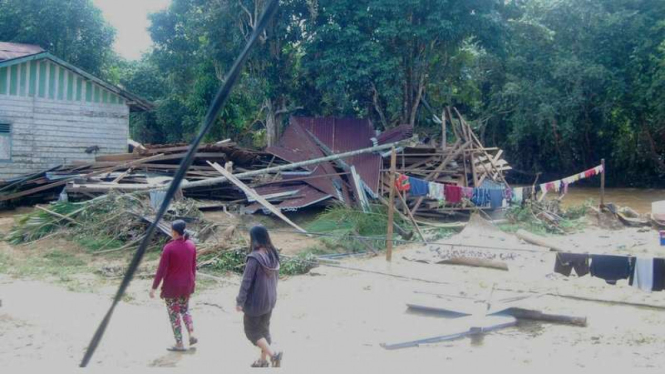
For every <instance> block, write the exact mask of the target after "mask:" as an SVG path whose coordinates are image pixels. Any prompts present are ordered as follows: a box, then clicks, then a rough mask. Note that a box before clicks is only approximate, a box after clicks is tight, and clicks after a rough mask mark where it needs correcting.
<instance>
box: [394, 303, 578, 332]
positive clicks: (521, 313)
mask: <svg viewBox="0 0 665 374" xmlns="http://www.w3.org/2000/svg"><path fill="white" fill-rule="evenodd" d="M521 299H523V298H515V299H514V301H520V300H521ZM508 304H510V301H509V302H503V303H501V302H500V304H499V305H497V306H494V307H491V308H490V309H489V310H488V311H487V313H488V315H503V316H511V317H515V318H517V319H528V320H533V321H544V322H554V323H563V324H567V325H574V326H586V324H587V317H583V316H570V315H563V314H549V313H543V312H541V311H539V310H534V309H528V308H519V307H511V306H509V305H508ZM407 307H408V308H409V309H410V310H414V311H418V312H424V313H432V314H439V315H442V316H470V315H472V314H474V312H476V310H475V309H474V308H471V307H467V306H465V304H458V305H446V306H440V305H422V304H409V303H407Z"/></svg>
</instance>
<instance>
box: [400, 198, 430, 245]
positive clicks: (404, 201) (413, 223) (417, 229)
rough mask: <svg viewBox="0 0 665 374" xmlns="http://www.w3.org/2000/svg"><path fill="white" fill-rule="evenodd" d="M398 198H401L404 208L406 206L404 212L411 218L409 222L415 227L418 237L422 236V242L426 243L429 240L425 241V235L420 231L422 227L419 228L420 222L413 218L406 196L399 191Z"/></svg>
mask: <svg viewBox="0 0 665 374" xmlns="http://www.w3.org/2000/svg"><path fill="white" fill-rule="evenodd" d="M397 196H399V198H400V200H402V204H404V206H405V209H404V210H406V213H407V215H408V216H409V220H410V221H411V224H412V225H413V227H414V228H415V229H416V231H417V232H418V236H420V240H422V241H423V242H426V241H427V240H425V235H423V232H422V231H420V227H419V226H418V222H416V219H415V218H413V215H412V214H411V211H410V210H409V205H408V204H407V203H406V199H404V196H402V193H401V192H399V191H397Z"/></svg>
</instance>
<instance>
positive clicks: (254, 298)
mask: <svg viewBox="0 0 665 374" xmlns="http://www.w3.org/2000/svg"><path fill="white" fill-rule="evenodd" d="M278 277H279V257H278V255H277V253H276V252H275V251H267V252H266V253H263V252H261V251H253V252H252V253H250V254H249V255H248V256H247V262H246V264H245V272H244V273H243V276H242V283H241V284H240V292H239V293H238V297H237V298H236V303H237V305H240V306H241V307H242V308H243V311H244V312H245V314H247V315H248V316H252V317H258V316H262V315H264V314H266V313H268V312H270V311H272V309H273V308H274V307H275V304H276V303H277V278H278Z"/></svg>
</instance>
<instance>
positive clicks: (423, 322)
mask: <svg viewBox="0 0 665 374" xmlns="http://www.w3.org/2000/svg"><path fill="white" fill-rule="evenodd" d="M490 236H491V235H490ZM656 238H657V232H656V231H654V230H649V231H644V230H642V231H640V230H638V229H623V230H619V231H609V230H601V229H596V228H589V229H586V230H585V231H584V232H582V233H578V234H574V235H570V236H568V237H566V238H562V237H559V238H557V239H556V240H559V241H560V242H562V243H565V244H567V245H570V246H571V248H573V249H572V250H579V251H580V252H590V253H621V254H627V253H633V254H647V253H648V254H649V255H658V256H665V250H664V249H663V248H662V247H660V246H658V243H657V239H656ZM275 239H276V240H275V241H276V242H277V245H278V246H279V245H281V244H282V240H284V238H281V239H280V238H279V237H276V238H275ZM455 239H464V238H459V237H458V238H453V239H451V240H455ZM466 239H467V240H470V239H469V238H466ZM288 240H292V241H293V240H295V241H297V240H298V239H297V237H296V238H294V237H291V238H289V239H288ZM481 240H483V241H484V242H486V243H487V244H488V245H489V244H493V242H492V239H491V238H481ZM494 240H495V242H494V244H497V243H498V244H502V245H506V243H505V242H506V240H505V239H504V240H502V239H501V238H495V239H494ZM510 240H512V239H510ZM65 244H66V241H64V242H59V241H56V242H50V243H47V244H44V245H45V246H46V245H48V246H49V247H51V248H40V249H39V250H41V251H49V250H51V249H53V247H55V246H62V245H65ZM71 250H75V249H71ZM427 250H428V249H426V248H423V247H421V246H410V247H404V248H399V249H398V250H397V251H396V252H395V254H394V260H393V262H392V263H386V261H385V259H383V258H380V257H376V258H371V259H354V260H347V261H343V262H341V263H339V264H338V266H341V267H344V268H339V267H328V266H321V267H319V268H316V269H314V270H312V271H311V273H310V274H309V275H304V276H297V277H291V278H286V279H282V280H281V281H280V284H279V301H278V305H277V308H276V309H275V312H274V315H273V336H274V340H275V343H276V346H277V347H278V348H279V349H281V350H284V351H285V360H284V365H283V366H284V367H283V369H282V370H284V371H287V372H313V371H314V372H333V371H334V372H361V371H363V372H400V373H404V372H434V371H436V372H441V371H442V370H450V369H464V370H468V369H469V368H471V369H486V370H496V369H498V368H501V369H502V370H503V369H505V368H510V367H517V368H528V369H535V368H545V369H549V370H552V369H555V368H562V369H565V368H577V369H584V370H587V369H594V370H607V369H611V370H612V371H617V370H627V369H630V368H634V367H639V368H661V367H663V366H665V355H663V351H664V350H665V310H663V309H655V308H647V307H635V306H628V305H620V304H609V303H600V302H590V301H581V300H573V299H569V298H562V297H557V296H551V294H562V295H570V296H579V297H589V298H597V299H606V300H614V301H625V302H632V303H645V304H653V305H658V306H662V307H665V294H663V293H645V292H642V291H639V290H636V289H633V288H631V287H629V286H628V285H627V284H626V283H627V282H626V281H620V282H619V284H618V285H617V286H610V285H607V284H606V283H605V282H604V281H602V280H600V279H596V278H591V277H589V276H586V277H583V278H576V277H570V278H566V277H563V276H561V275H558V274H553V273H552V268H553V265H554V262H553V261H554V255H553V254H552V253H549V252H520V253H521V254H522V255H521V256H517V257H515V258H514V259H513V260H507V261H506V262H507V263H508V265H509V267H510V271H508V272H506V271H499V270H493V269H484V268H471V267H463V266H451V265H433V264H424V263H418V262H413V261H408V260H405V259H404V258H409V257H414V256H417V255H419V254H422V253H426V252H425V251H427ZM0 251H2V253H4V254H6V255H8V256H26V255H27V254H26V253H24V252H25V251H26V249H25V248H23V247H20V248H10V247H9V246H7V245H6V244H5V245H3V246H0ZM95 266H102V264H101V263H99V264H97V265H95ZM146 266H154V264H146ZM349 268H353V269H354V270H350V269H349ZM361 270H363V271H361ZM379 273H381V274H379ZM386 274H392V275H396V276H398V277H393V276H388V275H386ZM93 278H94V277H93ZM93 278H89V279H88V278H85V277H83V278H82V280H81V281H80V283H81V284H85V283H86V282H90V283H91V284H92V283H94V284H95V287H94V288H92V289H93V290H94V291H93V292H89V291H88V292H73V291H70V290H67V289H65V288H64V287H63V286H61V285H58V284H57V283H53V282H49V280H48V279H47V280H41V281H31V280H26V279H13V278H11V277H9V276H7V275H0V299H1V300H2V306H1V307H0V363H2V365H3V367H15V366H23V367H26V366H29V367H40V368H44V369H49V370H52V369H56V368H57V369H59V370H60V369H62V370H66V369H73V368H75V367H76V366H77V365H78V363H79V361H80V359H81V357H82V355H83V351H84V349H85V347H86V346H87V343H88V342H89V340H90V338H91V337H92V334H93V332H94V330H95V328H96V327H97V324H98V323H99V321H100V320H101V318H102V317H103V315H104V313H105V311H106V308H108V306H109V304H110V299H111V296H112V295H113V293H114V292H115V287H116V286H117V282H118V281H117V280H112V281H107V282H105V283H103V284H102V285H99V284H98V283H97V281H96V280H94V279H93ZM238 281H239V279H238V277H237V276H235V275H229V276H227V277H224V278H223V281H221V282H219V283H215V284H213V285H208V286H207V287H206V288H205V289H204V290H203V291H200V292H198V293H197V294H195V295H194V296H193V298H192V309H193V316H194V323H195V327H196V330H197V334H198V336H199V341H200V343H199V345H198V347H197V348H196V350H192V351H189V352H187V353H184V354H179V353H169V352H167V351H166V350H165V348H166V347H168V346H169V345H171V344H172V339H173V338H172V333H171V330H170V327H169V323H168V318H167V314H166V311H165V308H164V306H163V304H162V302H161V301H159V300H151V299H149V297H148V289H149V287H150V280H148V279H138V280H136V281H134V282H133V283H132V285H131V287H130V289H129V297H128V298H127V300H128V301H127V302H122V303H121V304H120V305H119V307H118V308H117V310H116V312H115V315H114V317H113V320H112V322H111V324H110V325H109V328H108V330H107V333H106V335H105V336H104V340H103V342H102V344H101V345H100V346H99V349H98V351H97V354H96V355H95V357H94V359H93V361H92V363H91V367H93V368H100V369H103V370H105V371H106V370H109V369H115V368H125V369H134V370H136V369H143V368H148V367H168V368H171V369H173V370H175V371H178V372H180V371H182V372H185V371H187V372H192V370H196V369H200V370H203V371H206V372H209V371H213V370H214V371H218V372H232V373H236V372H241V371H243V372H244V371H245V370H246V369H247V368H248V365H249V364H250V363H251V362H252V361H253V360H254V359H255V356H256V353H257V352H256V350H255V348H254V347H252V346H251V345H250V344H249V343H248V342H247V341H246V339H245V337H244V334H243V331H242V317H241V315H240V314H238V313H236V312H235V310H234V306H235V303H234V298H235V294H236V292H237V283H238ZM492 287H494V292H493V293H492V296H491V300H499V299H502V298H506V297H512V296H516V295H523V293H519V292H534V294H533V295H534V297H532V298H530V299H527V300H524V301H522V302H520V306H525V307H533V308H536V309H539V310H543V311H547V312H551V313H559V314H572V315H582V316H586V317H587V318H588V326H587V327H576V326H567V325H556V324H549V323H540V322H520V323H519V325H518V326H517V327H511V328H507V329H503V330H500V331H497V332H493V333H489V334H487V335H485V336H484V337H482V338H481V339H469V338H463V339H460V340H456V341H450V342H445V343H439V344H432V345H426V346H421V347H418V348H409V349H403V350H397V351H387V350H385V349H383V348H381V346H380V343H384V342H388V343H395V342H401V341H406V340H411V339H414V338H425V337H431V336H436V335H441V334H445V333H446V332H448V331H449V330H450V327H451V326H452V325H453V324H454V322H453V321H451V320H449V319H445V318H441V317H432V316H424V315H419V314H414V313H411V312H408V311H407V308H406V306H405V304H406V303H407V302H422V303H434V304H437V305H442V304H443V305H445V304H446V303H447V302H448V301H447V300H450V299H449V298H448V299H446V298H442V297H437V296H434V295H431V294H442V295H454V296H463V297H472V298H478V299H481V300H485V299H486V298H487V297H488V295H489V291H490V290H491V289H492ZM506 290H511V291H506ZM416 292H418V293H416ZM539 293H546V294H550V295H544V296H539V295H540V294H539ZM480 305H481V306H482V305H483V304H480ZM57 372H60V371H57ZM63 372H67V371H63Z"/></svg>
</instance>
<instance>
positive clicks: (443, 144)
mask: <svg viewBox="0 0 665 374" xmlns="http://www.w3.org/2000/svg"><path fill="white" fill-rule="evenodd" d="M447 146H448V139H446V111H445V110H444V111H443V112H442V113H441V150H442V151H444V152H445V150H446V147H447Z"/></svg>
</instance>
